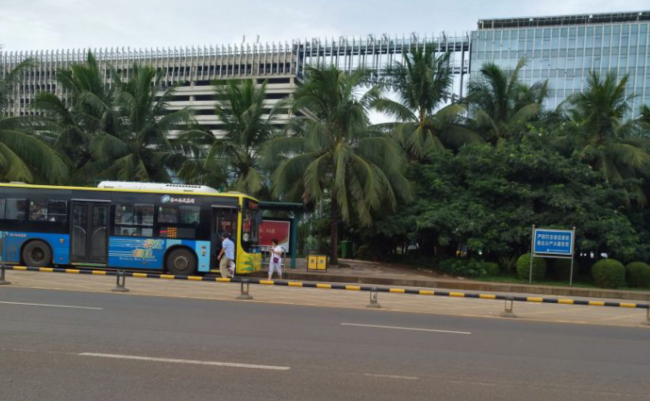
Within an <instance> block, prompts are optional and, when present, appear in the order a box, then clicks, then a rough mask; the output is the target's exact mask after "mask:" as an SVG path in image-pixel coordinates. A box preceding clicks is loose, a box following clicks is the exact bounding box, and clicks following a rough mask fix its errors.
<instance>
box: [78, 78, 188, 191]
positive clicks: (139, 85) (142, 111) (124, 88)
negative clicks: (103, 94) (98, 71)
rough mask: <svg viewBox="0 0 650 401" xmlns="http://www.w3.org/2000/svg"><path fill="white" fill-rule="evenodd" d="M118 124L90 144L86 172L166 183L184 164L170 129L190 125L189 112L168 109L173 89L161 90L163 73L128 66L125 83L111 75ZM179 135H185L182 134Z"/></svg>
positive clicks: (179, 128) (131, 179)
mask: <svg viewBox="0 0 650 401" xmlns="http://www.w3.org/2000/svg"><path fill="white" fill-rule="evenodd" d="M113 81H114V85H115V90H116V98H115V104H116V106H117V119H116V120H115V121H117V122H119V124H118V125H117V126H116V127H115V128H116V129H115V130H114V132H113V133H109V132H100V133H98V134H97V135H94V136H93V137H92V138H91V141H90V151H91V155H92V158H93V161H92V162H91V163H90V164H89V165H88V173H89V174H91V175H92V176H95V177H97V178H101V179H118V180H123V181H157V182H169V181H171V177H170V174H169V170H177V169H179V168H180V166H181V165H182V163H183V161H184V160H185V157H184V155H182V154H181V153H179V152H176V151H175V148H174V146H173V145H172V143H171V142H170V134H171V132H172V130H181V129H183V128H184V127H187V126H188V125H191V124H192V117H191V113H190V111H189V110H188V109H182V110H178V111H169V110H168V102H169V101H170V100H171V99H172V97H173V95H174V93H175V87H169V88H163V85H162V74H161V73H156V71H155V70H154V69H153V68H152V67H149V66H145V67H139V66H138V65H134V66H133V67H132V75H131V77H130V78H129V80H128V81H124V80H122V78H121V77H120V76H119V75H118V74H117V73H115V71H113ZM181 134H183V132H181Z"/></svg>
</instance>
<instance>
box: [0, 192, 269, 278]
mask: <svg viewBox="0 0 650 401" xmlns="http://www.w3.org/2000/svg"><path fill="white" fill-rule="evenodd" d="M261 220H262V214H261V211H260V208H259V202H258V201H257V200H256V199H254V198H251V197H249V196H247V195H244V194H240V193H219V192H217V191H216V190H214V189H212V188H209V187H203V186H196V185H177V184H148V183H128V182H102V183H101V184H100V185H99V187H98V188H82V187H56V186H43V185H25V184H13V183H12V184H0V263H5V264H25V265H28V266H35V267H47V266H70V265H73V266H89V267H105V268H111V269H152V270H160V271H165V272H167V273H170V274H180V275H191V274H195V273H197V272H199V273H207V272H209V271H210V270H213V269H215V270H216V269H217V267H218V261H217V256H218V254H219V251H220V250H221V235H222V234H223V233H224V232H225V233H228V234H229V235H230V236H231V238H232V240H233V242H234V243H235V248H236V272H237V273H239V274H246V273H252V272H255V271H258V270H259V269H260V265H261V255H260V254H259V248H258V237H259V225H260V223H261Z"/></svg>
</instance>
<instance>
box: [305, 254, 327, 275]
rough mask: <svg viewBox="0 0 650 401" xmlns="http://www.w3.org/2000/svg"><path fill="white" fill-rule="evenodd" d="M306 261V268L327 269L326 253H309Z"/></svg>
mask: <svg viewBox="0 0 650 401" xmlns="http://www.w3.org/2000/svg"><path fill="white" fill-rule="evenodd" d="M307 262H308V263H307V270H324V271H327V255H316V254H312V255H309V257H308V261H307Z"/></svg>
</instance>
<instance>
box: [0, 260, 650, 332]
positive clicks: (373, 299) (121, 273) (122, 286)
mask: <svg viewBox="0 0 650 401" xmlns="http://www.w3.org/2000/svg"><path fill="white" fill-rule="evenodd" d="M5 270H14V271H30V272H42V273H68V274H87V275H99V276H114V277H116V278H117V285H116V287H115V288H114V289H113V291H116V292H128V291H129V290H128V289H127V288H126V277H133V278H152V279H163V280H185V281H204V282H220V283H239V284H241V294H240V295H239V296H238V297H237V298H238V299H253V297H252V296H251V295H250V284H257V285H268V286H285V287H299V288H319V289H329V290H343V291H358V292H369V293H370V303H369V304H368V305H367V306H368V307H370V308H379V307H380V305H379V302H378V294H379V293H390V294H411V295H424V296H433V297H450V298H470V299H484V300H497V301H505V309H504V312H502V314H501V315H502V316H505V317H515V315H514V313H513V305H514V302H533V303H549V304H560V305H580V306H603V307H614V308H632V309H645V310H646V319H647V321H646V322H645V323H646V324H650V304H646V303H637V302H611V301H592V300H581V299H566V298H547V297H528V296H514V295H504V294H484V293H474V292H459V291H440V290H426V289H416V288H394V287H377V286H370V285H351V284H331V283H311V282H303V281H292V280H264V279H260V278H255V277H233V278H223V277H214V276H177V275H173V274H164V273H142V272H134V271H125V270H93V269H86V268H76V269H74V268H73V269H70V268H61V267H29V266H14V265H0V285H1V284H10V283H9V282H7V281H6V280H5Z"/></svg>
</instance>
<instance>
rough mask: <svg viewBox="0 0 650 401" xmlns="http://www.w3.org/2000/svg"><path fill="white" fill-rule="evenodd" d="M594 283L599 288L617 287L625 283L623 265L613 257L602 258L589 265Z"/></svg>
mask: <svg viewBox="0 0 650 401" xmlns="http://www.w3.org/2000/svg"><path fill="white" fill-rule="evenodd" d="M591 277H592V278H593V279H594V284H596V285H597V286H598V287H601V288H618V287H622V286H623V285H625V267H623V264H622V263H621V262H619V261H618V260H615V259H603V260H599V261H598V262H596V263H595V264H594V265H593V266H591Z"/></svg>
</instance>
